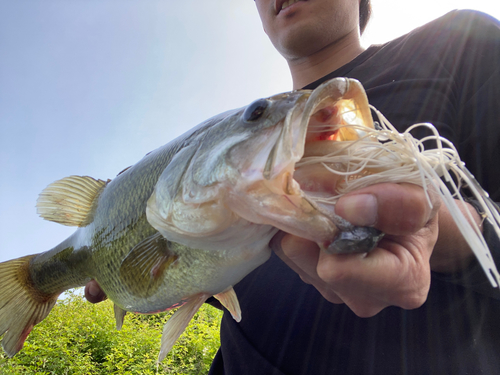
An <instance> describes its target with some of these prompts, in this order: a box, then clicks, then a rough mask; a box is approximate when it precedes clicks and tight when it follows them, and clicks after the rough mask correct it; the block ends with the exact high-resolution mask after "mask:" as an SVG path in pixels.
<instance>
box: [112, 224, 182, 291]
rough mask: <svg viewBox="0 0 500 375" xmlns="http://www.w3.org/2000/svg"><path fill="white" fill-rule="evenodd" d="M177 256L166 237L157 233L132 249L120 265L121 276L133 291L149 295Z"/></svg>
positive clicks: (158, 284)
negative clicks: (171, 249) (170, 248)
mask: <svg viewBox="0 0 500 375" xmlns="http://www.w3.org/2000/svg"><path fill="white" fill-rule="evenodd" d="M177 258H178V256H177V255H175V254H173V253H172V252H171V251H170V250H169V244H168V241H167V240H166V239H165V237H163V236H162V235H161V234H160V233H155V234H154V235H152V236H149V237H148V238H146V239H144V240H143V241H141V242H139V243H138V244H137V245H135V246H134V247H133V248H132V250H130V252H129V253H128V255H127V256H126V257H125V259H123V261H122V264H121V266H120V277H121V279H122V281H123V283H124V285H125V286H126V287H127V288H128V289H129V291H130V292H131V293H133V294H134V295H136V296H139V297H147V296H149V295H151V294H152V293H153V292H154V291H155V290H156V289H157V288H158V287H159V286H160V284H161V282H162V281H163V277H162V276H163V273H164V272H165V270H166V269H168V268H169V267H170V266H171V265H172V264H173V263H174V262H175V261H176V260H177Z"/></svg>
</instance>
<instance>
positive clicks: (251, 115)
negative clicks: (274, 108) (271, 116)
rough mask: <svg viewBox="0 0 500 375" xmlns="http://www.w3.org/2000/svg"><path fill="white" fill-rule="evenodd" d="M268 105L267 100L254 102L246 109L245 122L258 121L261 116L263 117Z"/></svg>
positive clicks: (244, 113)
mask: <svg viewBox="0 0 500 375" xmlns="http://www.w3.org/2000/svg"><path fill="white" fill-rule="evenodd" d="M268 105H269V102H268V101H267V100H266V99H259V100H256V101H254V102H253V103H252V104H250V105H249V106H248V107H246V109H245V111H244V112H243V120H244V121H255V120H258V119H259V118H260V116H262V114H263V113H264V111H265V110H266V108H267V106H268Z"/></svg>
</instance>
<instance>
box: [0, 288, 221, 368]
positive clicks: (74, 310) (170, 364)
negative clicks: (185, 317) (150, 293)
mask: <svg viewBox="0 0 500 375" xmlns="http://www.w3.org/2000/svg"><path fill="white" fill-rule="evenodd" d="M171 315H172V312H168V313H161V314H156V315H136V314H127V316H126V317H125V323H124V325H123V328H122V330H121V331H116V329H115V322H114V318H113V304H112V302H110V301H105V302H102V303H99V304H96V305H92V304H90V303H88V302H87V301H86V300H85V299H84V298H83V297H82V296H81V294H80V293H74V292H73V293H68V295H67V297H66V298H65V299H62V300H60V301H58V303H57V304H56V306H55V307H54V309H53V310H52V312H51V313H50V314H49V316H48V317H47V318H46V319H45V320H44V321H43V322H42V323H40V324H38V325H37V326H35V328H34V329H33V331H32V332H31V334H30V335H29V336H28V339H27V340H26V343H25V344H24V348H23V350H21V351H20V352H19V353H18V354H16V355H15V356H14V357H13V358H7V357H6V356H5V353H3V352H2V353H1V354H0V374H14V375H17V374H39V375H46V374H47V375H48V374H206V373H207V372H208V369H209V367H210V363H211V361H212V358H213V357H214V355H215V353H216V351H217V349H218V347H219V345H220V341H219V323H220V319H221V317H222V312H221V311H219V310H217V309H215V308H214V307H212V306H209V305H206V304H205V305H203V306H202V308H201V309H200V310H199V311H198V312H197V313H196V315H195V316H194V318H193V320H192V321H191V323H190V324H189V326H188V328H187V329H186V331H185V332H184V334H183V335H182V336H181V337H180V339H179V340H178V341H177V343H176V345H175V346H174V348H173V349H172V350H171V352H170V353H169V354H168V356H167V357H166V358H165V359H164V360H163V361H162V362H161V363H159V364H157V357H158V353H159V351H160V340H161V332H162V327H163V324H165V322H166V321H167V320H168V318H169V317H170V316H171Z"/></svg>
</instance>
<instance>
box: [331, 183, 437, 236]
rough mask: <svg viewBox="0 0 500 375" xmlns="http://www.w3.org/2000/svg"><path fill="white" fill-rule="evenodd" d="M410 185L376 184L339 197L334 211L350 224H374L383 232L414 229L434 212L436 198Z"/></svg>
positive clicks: (412, 230) (401, 232) (398, 232)
mask: <svg viewBox="0 0 500 375" xmlns="http://www.w3.org/2000/svg"><path fill="white" fill-rule="evenodd" d="M430 198H431V202H432V204H433V207H432V208H431V207H430V205H429V202H428V200H427V197H426V195H425V192H424V190H423V189H422V188H421V187H419V186H417V185H413V184H392V183H384V184H377V185H372V186H369V187H366V188H364V189H360V190H358V191H356V192H352V193H349V194H346V195H344V196H343V197H341V198H340V199H339V200H338V202H337V204H336V206H335V210H336V213H337V214H338V215H340V216H341V217H343V218H344V219H346V220H347V221H349V222H351V223H352V224H354V225H360V226H374V227H376V228H377V229H379V230H381V231H382V232H384V233H387V234H393V235H407V234H412V233H415V232H416V231H418V230H419V229H420V228H422V227H424V226H425V225H426V224H427V222H428V221H429V220H430V219H431V218H432V217H433V216H434V215H435V213H436V211H437V208H438V207H439V199H437V197H436V195H435V194H432V193H430Z"/></svg>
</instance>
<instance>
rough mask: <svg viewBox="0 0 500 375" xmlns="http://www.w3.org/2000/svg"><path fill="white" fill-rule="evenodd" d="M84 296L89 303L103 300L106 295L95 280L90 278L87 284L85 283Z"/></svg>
mask: <svg viewBox="0 0 500 375" xmlns="http://www.w3.org/2000/svg"><path fill="white" fill-rule="evenodd" d="M85 298H86V299H87V301H89V302H90V303H98V302H102V301H104V300H105V299H106V298H108V297H107V296H106V294H105V293H104V292H103V290H102V289H101V287H100V286H99V284H97V281H95V280H90V281H89V282H88V283H87V285H85Z"/></svg>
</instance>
